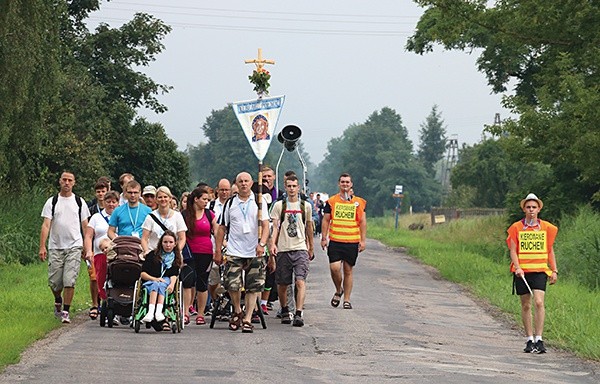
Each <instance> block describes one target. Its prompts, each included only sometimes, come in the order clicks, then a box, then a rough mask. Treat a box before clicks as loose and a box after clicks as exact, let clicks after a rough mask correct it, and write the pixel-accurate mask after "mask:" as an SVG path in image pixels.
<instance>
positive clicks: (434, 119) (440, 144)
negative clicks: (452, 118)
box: [417, 105, 446, 177]
mask: <svg viewBox="0 0 600 384" xmlns="http://www.w3.org/2000/svg"><path fill="white" fill-rule="evenodd" d="M437 108H438V107H437V105H434V106H433V107H432V108H431V112H430V113H429V116H427V118H426V119H425V123H423V124H421V130H420V131H419V133H420V137H419V139H420V143H419V150H418V152H417V158H418V159H419V161H421V164H423V166H424V167H425V169H426V170H427V172H428V173H429V174H430V175H431V176H432V177H433V176H435V168H434V167H435V164H436V163H437V162H438V161H440V160H441V159H442V158H443V157H444V151H445V150H446V128H445V127H444V120H442V114H441V113H440V112H438V110H437Z"/></svg>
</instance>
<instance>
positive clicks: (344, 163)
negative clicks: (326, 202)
mask: <svg viewBox="0 0 600 384" xmlns="http://www.w3.org/2000/svg"><path fill="white" fill-rule="evenodd" d="M327 151H328V152H327V154H326V155H325V159H324V160H323V162H322V163H321V164H319V167H318V173H319V174H320V175H321V178H323V179H325V178H326V179H327V180H328V184H327V185H326V187H327V191H329V193H336V192H337V180H338V177H339V175H340V174H341V173H342V172H348V173H350V174H351V175H352V181H353V184H354V191H355V193H356V194H357V195H359V196H361V197H364V198H366V199H367V200H368V208H369V212H370V214H372V215H375V216H380V215H382V214H383V212H384V209H390V208H393V207H394V206H395V201H394V199H393V198H392V196H391V195H392V193H393V188H394V186H395V185H396V184H402V185H403V186H404V188H405V190H406V191H407V193H409V194H410V196H411V202H412V204H413V206H414V207H415V209H416V210H424V209H428V208H430V207H431V206H432V205H434V204H435V203H436V202H439V196H440V190H439V184H437V183H435V182H433V179H432V178H431V177H429V175H428V174H427V172H426V171H425V168H424V167H423V166H422V165H421V164H420V163H419V162H418V161H417V159H416V158H415V156H413V154H412V143H411V141H410V140H409V139H408V131H407V129H406V127H405V126H404V125H403V123H402V118H401V117H400V115H398V114H397V113H396V112H395V111H394V110H393V109H391V108H387V107H385V108H382V109H381V111H376V112H373V113H372V114H371V115H370V116H369V117H368V119H367V120H366V121H365V123H363V124H360V125H351V126H349V127H348V128H347V129H346V130H345V131H344V133H343V134H342V136H341V137H339V138H334V139H332V140H330V141H329V143H328V145H327ZM429 181H430V182H429ZM435 196H438V197H437V198H436V197H435ZM436 199H437V200H436Z"/></svg>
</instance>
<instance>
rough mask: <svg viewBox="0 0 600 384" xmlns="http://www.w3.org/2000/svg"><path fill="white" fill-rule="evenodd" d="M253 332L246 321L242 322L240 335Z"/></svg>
mask: <svg viewBox="0 0 600 384" xmlns="http://www.w3.org/2000/svg"><path fill="white" fill-rule="evenodd" d="M252 332H254V325H252V324H251V323H250V322H248V321H244V322H243V323H242V333H252Z"/></svg>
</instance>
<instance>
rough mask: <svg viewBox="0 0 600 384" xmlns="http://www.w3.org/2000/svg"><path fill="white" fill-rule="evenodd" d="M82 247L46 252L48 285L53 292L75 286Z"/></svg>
mask: <svg viewBox="0 0 600 384" xmlns="http://www.w3.org/2000/svg"><path fill="white" fill-rule="evenodd" d="M82 249H83V248H82V247H73V248H69V249H50V250H48V285H49V286H50V288H52V290H53V291H54V292H58V291H61V290H62V289H63V288H64V287H67V288H72V287H74V286H75V282H76V281H77V276H79V267H80V265H81V251H82Z"/></svg>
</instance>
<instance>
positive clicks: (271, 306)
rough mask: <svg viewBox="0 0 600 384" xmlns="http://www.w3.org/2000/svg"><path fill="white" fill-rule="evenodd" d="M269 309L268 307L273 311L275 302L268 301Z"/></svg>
mask: <svg viewBox="0 0 600 384" xmlns="http://www.w3.org/2000/svg"><path fill="white" fill-rule="evenodd" d="M267 309H268V310H269V311H272V310H273V303H272V302H270V301H267Z"/></svg>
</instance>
